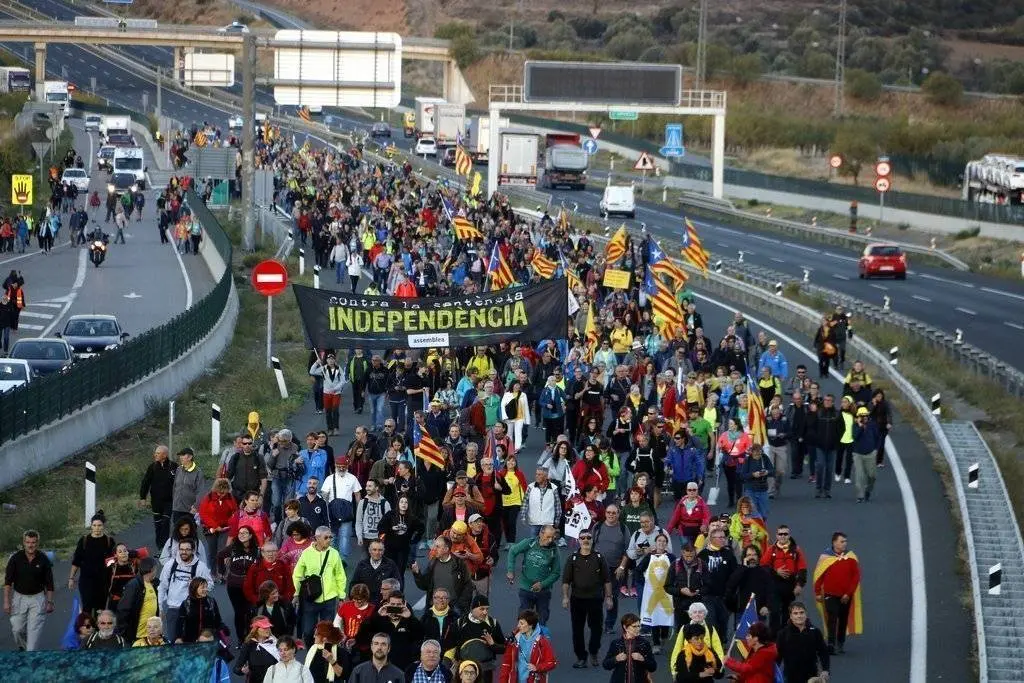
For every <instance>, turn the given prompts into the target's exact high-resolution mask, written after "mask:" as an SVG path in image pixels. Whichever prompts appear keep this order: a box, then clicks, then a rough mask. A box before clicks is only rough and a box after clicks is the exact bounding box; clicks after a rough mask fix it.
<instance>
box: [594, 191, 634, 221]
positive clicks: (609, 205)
mask: <svg viewBox="0 0 1024 683" xmlns="http://www.w3.org/2000/svg"><path fill="white" fill-rule="evenodd" d="M599 208H600V209H601V213H603V214H605V215H608V216H626V217H628V218H636V198H635V196H634V194H633V186H632V185H609V186H608V187H606V188H604V196H603V197H601V202H600V204H599Z"/></svg>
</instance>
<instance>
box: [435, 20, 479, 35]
mask: <svg viewBox="0 0 1024 683" xmlns="http://www.w3.org/2000/svg"><path fill="white" fill-rule="evenodd" d="M472 35H473V27H472V26H470V25H469V24H467V23H465V22H463V21H450V22H448V23H447V24H441V25H440V26H438V27H437V28H436V29H434V37H435V38H441V39H444V40H454V39H456V38H458V37H459V36H470V37H472Z"/></svg>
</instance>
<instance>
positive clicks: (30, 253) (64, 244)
mask: <svg viewBox="0 0 1024 683" xmlns="http://www.w3.org/2000/svg"><path fill="white" fill-rule="evenodd" d="M69 246H71V245H70V244H68V243H67V242H63V241H62V242H61V243H60V244H56V245H54V247H53V249H51V250H50V251H56V250H57V249H62V248H67V247H69ZM30 248H31V247H30ZM42 253H43V252H42V251H41V250H38V251H28V252H25V253H24V254H18V255H17V256H12V257H10V258H5V259H4V260H2V261H0V266H2V265H5V264H7V263H14V262H15V261H20V260H22V259H26V258H31V257H33V256H38V255H39V254H42Z"/></svg>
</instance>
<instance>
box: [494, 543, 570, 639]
mask: <svg viewBox="0 0 1024 683" xmlns="http://www.w3.org/2000/svg"><path fill="white" fill-rule="evenodd" d="M556 533H557V530H556V529H555V527H554V526H552V525H550V524H549V525H546V526H543V527H541V530H540V533H539V534H538V536H536V537H533V538H525V539H523V540H522V541H519V542H518V543H516V544H515V545H513V546H512V547H511V548H509V549H508V563H507V571H508V573H507V575H506V577H507V578H508V583H509V585H513V586H514V585H516V574H515V568H516V558H517V557H519V556H520V555H522V556H523V566H522V570H521V571H520V572H519V584H518V585H519V609H520V610H526V609H536V610H537V613H538V615H539V617H540V623H542V624H546V623H547V620H548V615H549V613H550V610H551V587H552V586H554V585H555V581H558V578H559V577H560V576H561V574H562V568H561V567H560V566H559V561H558V548H557V547H556V546H555V534H556Z"/></svg>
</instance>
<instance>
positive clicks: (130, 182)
mask: <svg viewBox="0 0 1024 683" xmlns="http://www.w3.org/2000/svg"><path fill="white" fill-rule="evenodd" d="M110 184H111V185H113V186H114V194H115V195H117V196H118V197H120V196H121V195H123V194H124V193H125V192H134V191H135V190H133V189H132V188H134V187H135V174H134V173H115V174H113V175H112V176H110Z"/></svg>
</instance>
